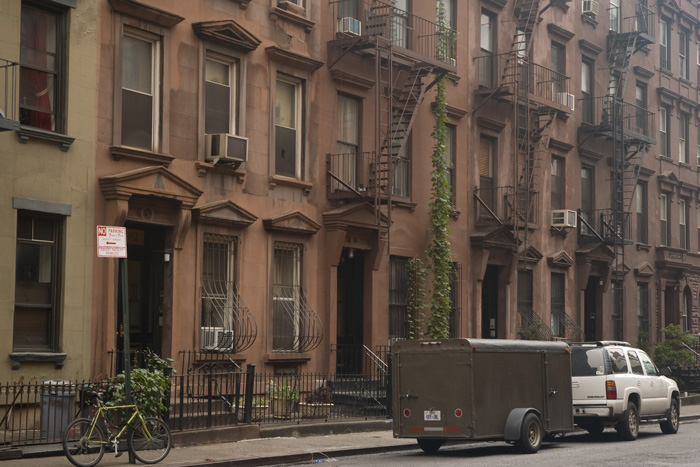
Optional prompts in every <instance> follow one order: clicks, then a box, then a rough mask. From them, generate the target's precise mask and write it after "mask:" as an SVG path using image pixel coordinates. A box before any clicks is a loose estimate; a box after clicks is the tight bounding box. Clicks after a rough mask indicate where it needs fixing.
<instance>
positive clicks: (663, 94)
mask: <svg viewBox="0 0 700 467" xmlns="http://www.w3.org/2000/svg"><path fill="white" fill-rule="evenodd" d="M656 92H657V93H658V95H659V101H660V103H661V104H665V105H674V104H675V103H676V102H677V101H678V100H679V99H680V98H681V95H680V94H678V93H677V92H675V91H671V90H670V89H668V88H664V87H659V88H657V89H656Z"/></svg>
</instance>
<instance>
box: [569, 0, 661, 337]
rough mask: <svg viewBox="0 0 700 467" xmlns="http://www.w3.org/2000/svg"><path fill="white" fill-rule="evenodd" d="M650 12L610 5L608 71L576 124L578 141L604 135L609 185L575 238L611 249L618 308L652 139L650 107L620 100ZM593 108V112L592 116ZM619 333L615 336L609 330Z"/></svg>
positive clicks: (649, 29)
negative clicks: (587, 118) (586, 121)
mask: <svg viewBox="0 0 700 467" xmlns="http://www.w3.org/2000/svg"><path fill="white" fill-rule="evenodd" d="M653 16H654V13H653V12H652V11H651V10H650V9H649V8H647V7H646V6H645V5H643V4H642V3H641V2H638V1H635V2H634V14H633V15H632V16H629V17H623V16H622V9H621V8H620V7H617V8H615V9H611V14H610V17H611V28H610V32H609V34H608V37H607V54H608V68H609V72H610V76H609V82H608V88H607V92H606V95H605V96H603V97H601V98H594V99H593V103H592V105H593V111H594V112H595V110H596V108H598V109H600V114H599V115H600V119H599V120H598V121H596V122H593V123H594V124H593V125H590V126H586V127H582V128H580V130H579V141H580V143H579V147H580V146H582V145H583V144H584V143H585V142H586V140H588V139H589V138H591V137H597V138H604V139H605V140H606V141H607V142H608V144H609V145H610V149H611V154H612V185H611V203H610V208H609V209H603V210H599V211H595V212H583V211H581V212H579V222H578V224H579V230H578V233H579V235H578V237H579V243H589V242H601V243H604V244H606V245H609V246H610V247H611V248H612V250H613V253H614V259H613V261H614V264H613V278H614V280H615V283H616V284H618V285H616V287H618V289H619V290H618V291H619V293H615V294H614V295H613V296H614V297H615V299H616V300H617V303H615V304H614V306H616V307H617V309H618V310H624V296H625V294H624V290H623V288H622V283H623V280H624V275H625V273H626V271H625V244H627V243H630V240H629V239H630V224H629V218H630V210H631V207H632V201H633V198H634V191H635V188H636V186H637V180H638V178H639V170H640V167H641V163H642V160H643V157H644V155H645V153H646V150H647V148H648V147H649V145H651V144H655V143H656V140H655V138H654V136H653V128H654V113H653V112H651V111H649V110H647V109H646V107H642V106H638V105H635V104H631V103H627V102H625V100H624V96H625V89H626V86H627V79H628V76H629V68H630V60H631V58H632V56H633V55H634V54H635V53H636V52H638V51H639V50H641V49H642V48H644V47H646V46H647V45H649V44H653V43H654V42H655V41H654V31H653V26H654V18H653ZM597 116H598V115H597V112H596V117H597ZM613 337H616V338H617V337H621V336H613Z"/></svg>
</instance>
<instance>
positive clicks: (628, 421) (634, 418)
mask: <svg viewBox="0 0 700 467" xmlns="http://www.w3.org/2000/svg"><path fill="white" fill-rule="evenodd" d="M615 429H616V430H617V432H618V433H619V434H620V438H622V439H623V440H624V441H634V440H635V439H637V436H639V411H638V410H637V404H635V403H634V402H632V401H630V402H629V403H628V404H627V410H625V413H624V415H623V419H622V421H620V423H618V424H617V425H615Z"/></svg>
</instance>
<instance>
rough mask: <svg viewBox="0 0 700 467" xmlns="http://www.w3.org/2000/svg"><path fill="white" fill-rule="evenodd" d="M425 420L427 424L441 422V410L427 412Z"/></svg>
mask: <svg viewBox="0 0 700 467" xmlns="http://www.w3.org/2000/svg"><path fill="white" fill-rule="evenodd" d="M423 420H425V421H426V422H439V421H440V411H439V410H426V411H424V412H423Z"/></svg>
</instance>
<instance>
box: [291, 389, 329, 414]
mask: <svg viewBox="0 0 700 467" xmlns="http://www.w3.org/2000/svg"><path fill="white" fill-rule="evenodd" d="M332 400H333V392H332V391H331V388H329V387H328V386H320V387H318V388H316V389H314V390H313V391H311V393H310V394H309V395H308V396H307V397H306V399H305V400H304V402H299V409H300V410H301V416H302V417H304V418H328V416H329V415H330V413H331V407H333V403H332Z"/></svg>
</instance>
